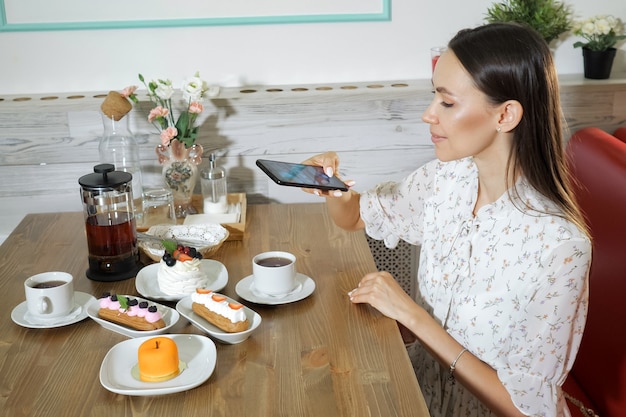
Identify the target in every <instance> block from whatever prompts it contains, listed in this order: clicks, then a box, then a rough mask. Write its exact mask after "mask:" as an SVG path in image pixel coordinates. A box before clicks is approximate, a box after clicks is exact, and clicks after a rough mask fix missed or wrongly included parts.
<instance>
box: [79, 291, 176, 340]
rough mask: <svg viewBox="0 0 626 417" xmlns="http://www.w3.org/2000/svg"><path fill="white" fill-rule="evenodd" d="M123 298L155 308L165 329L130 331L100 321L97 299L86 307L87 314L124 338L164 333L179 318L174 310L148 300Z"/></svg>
mask: <svg viewBox="0 0 626 417" xmlns="http://www.w3.org/2000/svg"><path fill="white" fill-rule="evenodd" d="M124 297H127V298H135V299H137V301H139V302H142V301H147V302H148V304H149V305H154V306H156V307H157V310H158V311H159V312H160V313H161V316H162V317H163V321H164V322H165V327H163V328H162V329H157V330H135V329H131V328H130V327H126V326H122V325H121V324H117V323H113V322H112V321H108V320H104V319H101V318H100V317H99V316H98V310H100V300H97V299H96V300H94V301H93V302H91V303H90V304H89V305H88V306H87V314H88V315H89V317H91V318H92V319H93V320H94V321H95V322H97V323H98V324H100V326H102V327H104V328H105V329H108V330H111V331H114V332H116V333H120V334H123V335H124V336H128V337H142V336H154V335H157V334H162V333H165V332H167V331H168V330H169V329H170V327H172V326H173V325H175V324H176V323H177V322H178V319H179V318H180V314H178V311H176V310H174V309H173V308H170V307H167V306H164V305H161V304H158V303H155V302H153V301H150V300H145V299H143V298H141V297H135V296H134V295H124Z"/></svg>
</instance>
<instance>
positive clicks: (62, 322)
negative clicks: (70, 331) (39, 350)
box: [11, 291, 95, 329]
mask: <svg viewBox="0 0 626 417" xmlns="http://www.w3.org/2000/svg"><path fill="white" fill-rule="evenodd" d="M93 300H95V297H94V296H92V295H91V294H86V293H84V292H78V291H76V292H74V303H75V304H76V305H75V307H74V309H72V311H70V313H69V314H68V315H66V316H63V317H56V318H54V319H37V318H36V317H33V316H31V315H30V313H28V307H27V305H26V301H24V302H23V303H21V304H19V305H17V306H16V307H15V308H14V309H13V311H12V312H11V319H12V320H13V322H14V323H15V324H19V325H20V326H22V327H28V328H30V329H51V328H54V327H61V326H67V325H70V324H74V323H78V322H79V321H81V320H84V319H86V318H87V305H88V304H89V303H91V302H92V301H93Z"/></svg>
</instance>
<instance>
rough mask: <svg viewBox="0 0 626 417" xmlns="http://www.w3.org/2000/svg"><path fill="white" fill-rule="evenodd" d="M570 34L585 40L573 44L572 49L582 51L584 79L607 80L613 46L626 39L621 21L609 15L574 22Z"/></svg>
mask: <svg viewBox="0 0 626 417" xmlns="http://www.w3.org/2000/svg"><path fill="white" fill-rule="evenodd" d="M572 32H573V33H574V35H576V36H581V37H583V38H584V39H585V42H582V41H578V42H575V43H574V48H582V50H583V61H584V67H585V78H593V79H606V78H609V77H610V76H611V68H612V66H613V59H614V58H615V52H616V49H615V44H616V43H617V42H619V41H621V40H622V39H626V35H624V26H623V24H622V21H621V20H620V19H618V18H616V17H614V16H611V15H597V16H593V17H590V18H588V19H585V20H580V21H577V22H575V23H574V25H573V27H572Z"/></svg>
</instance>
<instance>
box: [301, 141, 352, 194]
mask: <svg viewBox="0 0 626 417" xmlns="http://www.w3.org/2000/svg"><path fill="white" fill-rule="evenodd" d="M302 163H303V164H305V165H313V166H319V167H322V168H323V169H324V172H325V173H326V175H328V176H329V177H332V176H333V175H337V178H340V177H339V175H338V173H339V156H338V155H337V153H336V152H332V151H331V152H325V153H322V154H319V155H315V156H313V157H311V158H309V159H307V160H305V161H303V162H302ZM340 179H341V178H340ZM344 183H345V184H346V185H347V186H348V187H352V186H353V185H354V181H351V180H348V181H344ZM302 190H303V191H305V192H307V193H310V194H315V195H318V196H324V197H341V196H342V195H343V192H341V191H339V190H331V191H327V190H318V189H315V188H303V189H302Z"/></svg>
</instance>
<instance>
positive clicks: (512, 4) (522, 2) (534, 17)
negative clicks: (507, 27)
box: [486, 0, 572, 44]
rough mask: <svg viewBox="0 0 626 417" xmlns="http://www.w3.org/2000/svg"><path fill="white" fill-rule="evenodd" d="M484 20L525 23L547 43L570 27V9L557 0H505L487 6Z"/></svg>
mask: <svg viewBox="0 0 626 417" xmlns="http://www.w3.org/2000/svg"><path fill="white" fill-rule="evenodd" d="M486 20H487V22H489V23H494V22H517V23H522V24H525V25H527V26H530V27H531V28H533V29H535V30H536V31H537V32H539V34H540V35H541V37H542V38H543V39H545V41H546V42H547V43H548V44H549V43H551V42H552V41H553V40H555V39H557V38H558V37H559V36H560V35H561V34H562V33H565V32H568V31H569V30H570V29H571V27H572V9H571V7H570V6H567V5H566V4H565V3H563V2H560V1H557V0H506V1H504V2H501V3H494V4H493V5H492V6H491V7H489V8H488V9H487V17H486Z"/></svg>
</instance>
